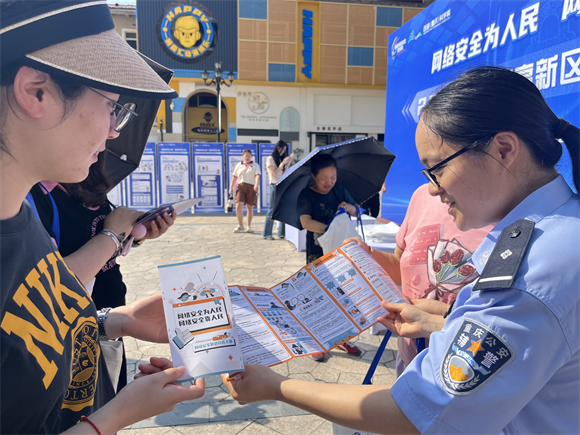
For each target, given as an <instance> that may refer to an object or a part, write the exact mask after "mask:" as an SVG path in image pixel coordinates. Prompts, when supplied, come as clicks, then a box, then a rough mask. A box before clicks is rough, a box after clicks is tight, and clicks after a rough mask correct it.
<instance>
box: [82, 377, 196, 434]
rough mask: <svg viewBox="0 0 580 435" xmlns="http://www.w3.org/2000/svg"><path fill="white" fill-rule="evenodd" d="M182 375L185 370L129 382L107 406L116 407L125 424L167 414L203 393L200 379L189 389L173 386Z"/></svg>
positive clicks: (177, 384)
mask: <svg viewBox="0 0 580 435" xmlns="http://www.w3.org/2000/svg"><path fill="white" fill-rule="evenodd" d="M184 373H185V367H177V368H166V369H165V370H161V371H159V372H157V373H152V374H150V375H148V376H143V377H142V378H139V379H136V380H134V381H133V382H130V383H129V384H128V385H127V386H126V387H125V388H123V389H122V390H121V391H120V392H119V394H117V396H116V397H115V398H114V399H113V400H112V401H111V402H110V404H111V405H113V404H114V405H115V409H116V412H117V413H120V414H123V417H122V418H123V420H124V421H125V425H129V424H133V423H136V422H138V421H141V420H144V419H146V418H149V417H153V416H154V415H158V414H162V413H164V412H169V411H171V410H173V408H174V407H175V405H177V404H178V403H180V402H183V401H185V400H194V399H198V398H200V397H202V396H203V395H204V393H205V381H204V379H203V378H202V379H198V380H197V381H196V385H191V386H190V385H183V384H179V383H176V382H175V381H177V380H178V379H179V378H180V377H182V376H183V375H184ZM97 412H98V411H97ZM91 419H92V417H91ZM93 421H94V420H93ZM97 427H100V426H99V424H97Z"/></svg>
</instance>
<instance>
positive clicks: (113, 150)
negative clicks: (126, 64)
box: [105, 53, 173, 189]
mask: <svg viewBox="0 0 580 435" xmlns="http://www.w3.org/2000/svg"><path fill="white" fill-rule="evenodd" d="M139 54H140V55H141V57H142V58H143V60H144V61H145V62H147V64H148V65H149V66H150V67H151V68H153V70H154V71H155V72H156V73H157V74H159V77H161V78H162V79H163V80H164V81H165V83H169V81H170V80H171V77H173V71H171V70H170V69H167V68H165V67H164V66H162V65H159V64H158V63H157V62H155V61H153V60H151V59H149V58H148V57H146V56H143V55H142V54H141V53H139ZM125 103H135V104H136V105H137V110H136V111H137V114H138V115H139V116H137V117H136V118H134V119H133V120H132V121H131V122H130V124H129V125H127V127H125V129H124V130H123V131H122V133H121V134H120V135H119V137H118V138H116V139H113V140H108V141H107V149H108V152H107V153H106V156H105V171H106V173H107V175H108V177H109V179H110V180H111V181H112V184H111V186H110V187H111V189H112V188H113V187H115V186H116V185H117V184H119V183H120V182H121V181H123V180H124V179H125V178H127V177H128V176H129V174H130V173H131V172H133V171H134V170H135V169H137V167H138V166H139V162H140V161H141V157H142V156H143V150H144V149H145V145H146V144H147V139H148V138H149V134H150V133H151V127H152V126H153V123H154V122H155V117H156V115H157V111H158V110H159V105H160V104H161V100H148V99H144V98H135V97H128V96H123V95H121V98H119V104H125Z"/></svg>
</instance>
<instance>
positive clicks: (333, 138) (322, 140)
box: [316, 133, 356, 147]
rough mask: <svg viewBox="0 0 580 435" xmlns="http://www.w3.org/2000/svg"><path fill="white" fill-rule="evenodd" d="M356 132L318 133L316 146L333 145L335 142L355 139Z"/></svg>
mask: <svg viewBox="0 0 580 435" xmlns="http://www.w3.org/2000/svg"><path fill="white" fill-rule="evenodd" d="M355 138H356V134H349V133H344V134H324V133H322V134H320V133H316V146H317V147H321V146H324V145H332V144H335V143H340V142H345V141H347V140H351V139H355Z"/></svg>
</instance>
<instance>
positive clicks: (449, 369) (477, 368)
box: [441, 319, 515, 396]
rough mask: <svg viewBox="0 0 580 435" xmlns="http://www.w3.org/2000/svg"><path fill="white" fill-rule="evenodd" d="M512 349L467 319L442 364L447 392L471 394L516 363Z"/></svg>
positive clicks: (487, 330) (442, 373) (491, 332)
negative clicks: (510, 364) (505, 368)
mask: <svg viewBox="0 0 580 435" xmlns="http://www.w3.org/2000/svg"><path fill="white" fill-rule="evenodd" d="M514 358H515V353H514V351H513V349H512V348H511V347H510V346H509V345H508V344H507V343H506V342H505V341H504V340H503V339H502V338H501V337H499V336H498V335H497V334H496V333H495V332H493V331H492V330H491V329H489V328H488V327H486V326H484V325H482V324H481V323H479V322H476V321H475V320H471V319H464V320H463V323H462V324H461V327H460V328H459V330H458V331H457V334H455V338H454V339H453V341H452V342H451V344H450V345H449V348H448V349H447V352H446V353H445V357H444V358H443V361H442V363H441V379H442V380H443V383H444V385H445V389H446V390H447V391H448V392H449V393H451V394H454V395H456V396H459V395H464V394H470V393H472V392H474V391H476V390H478V389H479V388H481V387H482V386H483V385H484V384H485V383H486V382H488V381H489V380H490V379H491V378H492V377H493V376H495V375H496V374H497V373H498V372H499V371H501V370H502V369H503V368H504V367H505V366H507V365H508V364H509V363H511V362H512V361H513V359H514Z"/></svg>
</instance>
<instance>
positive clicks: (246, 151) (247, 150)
mask: <svg viewBox="0 0 580 435" xmlns="http://www.w3.org/2000/svg"><path fill="white" fill-rule="evenodd" d="M246 153H250V154H251V155H254V153H253V152H252V150H251V149H249V148H246V149H245V150H244V151H242V155H244V154H246Z"/></svg>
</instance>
